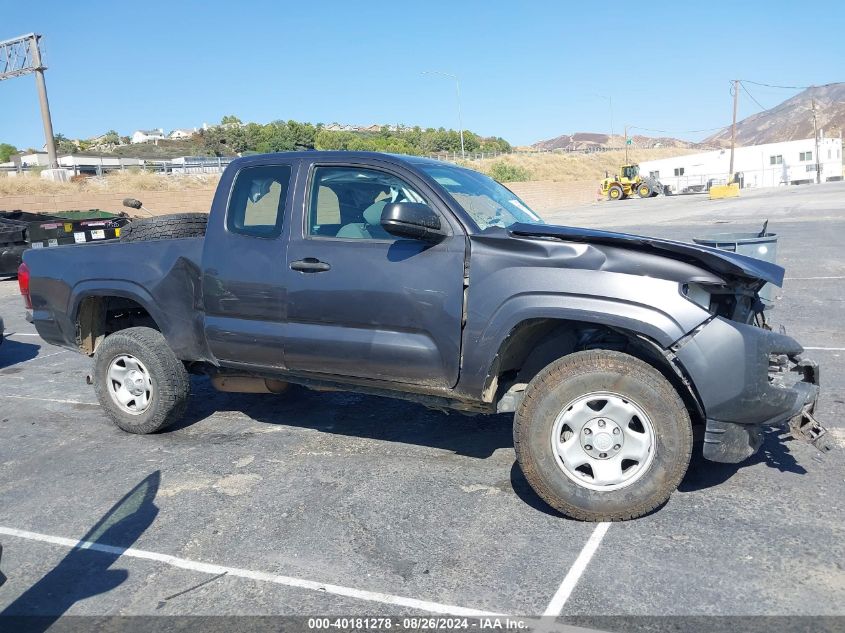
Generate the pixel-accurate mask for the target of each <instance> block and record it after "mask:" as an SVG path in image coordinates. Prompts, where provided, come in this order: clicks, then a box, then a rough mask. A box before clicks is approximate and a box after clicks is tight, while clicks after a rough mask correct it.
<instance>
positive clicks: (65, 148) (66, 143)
mask: <svg viewBox="0 0 845 633" xmlns="http://www.w3.org/2000/svg"><path fill="white" fill-rule="evenodd" d="M53 141H54V142H55V143H56V151H57V152H58V153H59V154H75V153H76V151H77V150H78V149H79V148H78V147H77V146H76V143H74V142H73V141H72V140H70V139H69V138H68V137H67V136H65V135H64V134H62V133H59V134H56V135H55V136H54V137H53Z"/></svg>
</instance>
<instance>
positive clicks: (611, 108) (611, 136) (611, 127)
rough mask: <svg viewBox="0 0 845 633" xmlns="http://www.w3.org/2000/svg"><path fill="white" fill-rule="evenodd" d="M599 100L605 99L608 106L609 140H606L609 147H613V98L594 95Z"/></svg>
mask: <svg viewBox="0 0 845 633" xmlns="http://www.w3.org/2000/svg"><path fill="white" fill-rule="evenodd" d="M596 96H597V97H598V98H599V99H607V101H608V103H609V104H610V138H609V139H608V143H609V145H610V146H611V147H612V146H613V96H607V95H600V94H597V95H596Z"/></svg>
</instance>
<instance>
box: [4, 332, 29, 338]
mask: <svg viewBox="0 0 845 633" xmlns="http://www.w3.org/2000/svg"><path fill="white" fill-rule="evenodd" d="M3 336H5V337H6V338H9V337H10V336H38V334H37V333H30V332H7V333H6V334H4V335H3Z"/></svg>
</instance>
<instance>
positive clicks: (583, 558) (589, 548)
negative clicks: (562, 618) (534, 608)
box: [543, 523, 610, 617]
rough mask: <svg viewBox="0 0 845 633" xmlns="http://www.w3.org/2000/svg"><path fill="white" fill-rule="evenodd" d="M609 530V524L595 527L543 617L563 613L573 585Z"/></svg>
mask: <svg viewBox="0 0 845 633" xmlns="http://www.w3.org/2000/svg"><path fill="white" fill-rule="evenodd" d="M609 528H610V523H599V524H598V525H597V526H596V529H594V530H593V533H592V534H591V535H590V538H589V539H587V542H586V543H585V544H584V547H583V548H581V553H580V554H578V558H576V559H575V562H574V563H572V567H571V568H570V569H569V572H568V573H567V574H566V577H565V578H564V579H563V582H562V583H560V587H558V590H557V592H556V593H555V595H554V596H553V597H552V601H551V602H549V606H547V607H546V611H545V613H543V615H544V616H553V617H558V616H559V615H560V614H561V613H563V607H564V606H566V601H567V600H569V596H570V595H571V594H572V590H573V589H575V585H577V584H578V580H579V579H580V578H581V574H583V573H584V570H585V569H587V565H589V564H590V559H591V558H592V557H593V554H595V553H596V550H598V548H599V545H601V542H602V539H603V538H604V535H605V534H607V530H608V529H609Z"/></svg>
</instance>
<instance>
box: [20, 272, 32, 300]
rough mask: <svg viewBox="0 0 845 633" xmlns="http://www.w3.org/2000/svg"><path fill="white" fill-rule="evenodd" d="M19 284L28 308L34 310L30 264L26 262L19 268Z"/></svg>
mask: <svg viewBox="0 0 845 633" xmlns="http://www.w3.org/2000/svg"><path fill="white" fill-rule="evenodd" d="M18 285H19V286H20V288H21V294H22V295H23V302H24V303H25V304H26V308H27V310H32V297H30V296H29V266H27V265H26V264H21V265H20V267H19V268H18Z"/></svg>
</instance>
